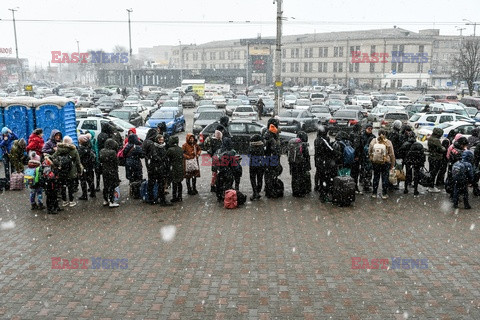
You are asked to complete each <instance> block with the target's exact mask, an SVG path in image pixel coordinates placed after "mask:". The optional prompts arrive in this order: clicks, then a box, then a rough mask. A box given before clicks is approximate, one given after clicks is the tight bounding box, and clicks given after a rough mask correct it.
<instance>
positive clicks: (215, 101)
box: [212, 96, 227, 108]
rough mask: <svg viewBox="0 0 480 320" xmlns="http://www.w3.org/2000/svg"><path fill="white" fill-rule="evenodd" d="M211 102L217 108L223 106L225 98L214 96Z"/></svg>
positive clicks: (225, 103) (225, 102) (225, 101)
mask: <svg viewBox="0 0 480 320" xmlns="http://www.w3.org/2000/svg"><path fill="white" fill-rule="evenodd" d="M212 102H213V104H214V105H216V106H217V108H225V106H226V105H227V99H225V97H224V96H214V97H213V98H212Z"/></svg>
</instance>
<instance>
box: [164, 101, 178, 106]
mask: <svg viewBox="0 0 480 320" xmlns="http://www.w3.org/2000/svg"><path fill="white" fill-rule="evenodd" d="M163 106H164V107H176V106H178V102H177V101H165V102H164V103H163Z"/></svg>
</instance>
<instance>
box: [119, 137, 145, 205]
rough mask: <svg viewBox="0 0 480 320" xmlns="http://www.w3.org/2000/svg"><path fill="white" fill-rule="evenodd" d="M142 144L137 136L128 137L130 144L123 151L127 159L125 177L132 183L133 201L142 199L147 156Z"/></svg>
mask: <svg viewBox="0 0 480 320" xmlns="http://www.w3.org/2000/svg"><path fill="white" fill-rule="evenodd" d="M141 145H142V143H141V142H140V140H139V139H138V137H137V135H136V134H131V135H129V136H128V143H127V144H126V145H125V149H123V156H124V158H125V176H126V178H127V179H128V181H129V182H130V194H131V196H132V197H133V199H140V198H141V195H140V187H141V184H142V179H143V166H142V160H141V159H143V158H145V154H144V152H143V149H142V147H141Z"/></svg>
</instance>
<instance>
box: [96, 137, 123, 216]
mask: <svg viewBox="0 0 480 320" xmlns="http://www.w3.org/2000/svg"><path fill="white" fill-rule="evenodd" d="M117 150H118V144H117V143H116V142H115V141H114V140H113V139H107V140H106V141H105V147H104V148H103V149H102V150H101V151H100V164H101V165H102V176H103V199H104V201H103V205H104V206H107V205H108V206H109V207H111V208H115V207H118V206H119V204H118V203H115V202H114V193H115V188H116V187H118V186H119V185H120V178H119V176H118V158H117Z"/></svg>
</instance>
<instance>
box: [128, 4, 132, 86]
mask: <svg viewBox="0 0 480 320" xmlns="http://www.w3.org/2000/svg"><path fill="white" fill-rule="evenodd" d="M127 12H128V42H129V45H130V54H129V57H128V64H129V67H130V86H131V88H132V93H133V70H132V29H131V28H130V13H131V12H133V9H132V8H130V9H127Z"/></svg>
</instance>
